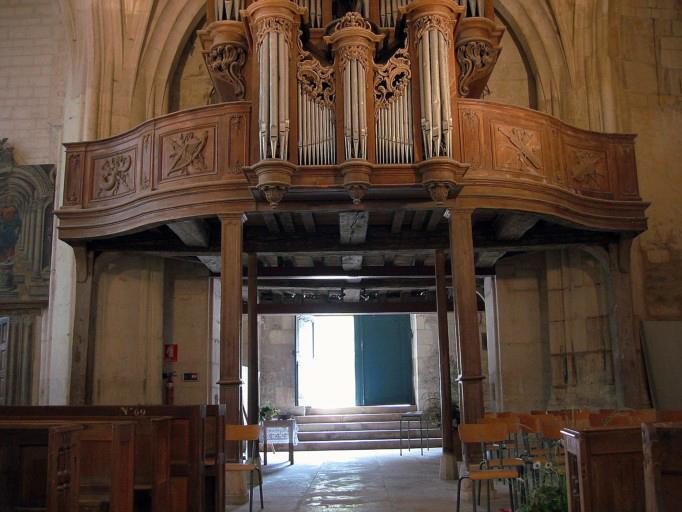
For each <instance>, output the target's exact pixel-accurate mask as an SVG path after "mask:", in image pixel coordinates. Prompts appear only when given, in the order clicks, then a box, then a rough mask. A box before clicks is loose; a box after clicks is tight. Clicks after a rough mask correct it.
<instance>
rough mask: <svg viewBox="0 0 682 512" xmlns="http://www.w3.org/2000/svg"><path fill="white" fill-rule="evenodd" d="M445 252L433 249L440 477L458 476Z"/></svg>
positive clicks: (452, 478)
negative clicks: (438, 374)
mask: <svg viewBox="0 0 682 512" xmlns="http://www.w3.org/2000/svg"><path fill="white" fill-rule="evenodd" d="M445 279H446V275H445V254H443V251H436V305H437V310H438V356H439V363H440V423H441V429H442V437H443V455H442V456H441V459H440V477H441V479H442V480H455V479H457V478H458V477H459V473H458V471H457V459H456V458H455V453H454V448H453V444H454V440H453V430H452V395H451V390H450V339H449V336H448V293H447V289H446V287H445Z"/></svg>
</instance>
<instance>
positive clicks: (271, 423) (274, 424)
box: [263, 418, 296, 466]
mask: <svg viewBox="0 0 682 512" xmlns="http://www.w3.org/2000/svg"><path fill="white" fill-rule="evenodd" d="M295 426H296V420H295V419H293V418H291V419H288V420H265V421H264V422H263V465H264V466H266V465H267V464H268V429H269V428H271V429H274V428H277V429H283V428H286V429H287V434H288V437H289V463H290V464H293V463H294V427H295ZM270 444H272V445H275V444H280V443H279V439H277V440H275V439H271V440H270Z"/></svg>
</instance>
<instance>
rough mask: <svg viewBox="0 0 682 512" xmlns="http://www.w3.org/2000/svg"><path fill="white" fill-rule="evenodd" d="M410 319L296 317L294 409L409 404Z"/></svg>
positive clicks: (411, 385) (388, 317)
mask: <svg viewBox="0 0 682 512" xmlns="http://www.w3.org/2000/svg"><path fill="white" fill-rule="evenodd" d="M412 377H413V371H412V330H411V328H410V315H355V316H347V315H299V316H298V317H297V318H296V388H297V393H296V398H297V405H299V406H303V405H306V406H312V407H325V408H329V407H351V406H355V405H359V406H363V405H395V404H413V403H414V386H413V382H412Z"/></svg>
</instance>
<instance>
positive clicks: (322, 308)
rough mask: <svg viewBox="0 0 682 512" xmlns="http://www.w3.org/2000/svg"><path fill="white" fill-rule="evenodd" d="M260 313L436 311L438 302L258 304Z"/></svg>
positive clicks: (355, 313) (358, 313) (356, 313)
mask: <svg viewBox="0 0 682 512" xmlns="http://www.w3.org/2000/svg"><path fill="white" fill-rule="evenodd" d="M257 311H258V314H259V315H304V314H310V315H314V314H346V315H361V314H373V315H374V314H382V313H435V312H436V302H435V301H427V302H415V303H401V302H378V303H373V302H337V303H332V304H258V307H257Z"/></svg>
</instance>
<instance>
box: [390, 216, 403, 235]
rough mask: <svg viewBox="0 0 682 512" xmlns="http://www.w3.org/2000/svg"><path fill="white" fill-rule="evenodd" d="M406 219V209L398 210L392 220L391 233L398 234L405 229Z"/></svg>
mask: <svg viewBox="0 0 682 512" xmlns="http://www.w3.org/2000/svg"><path fill="white" fill-rule="evenodd" d="M404 220H405V210H396V211H395V213H394V214H393V220H392V221H391V233H393V234H394V235H397V234H398V233H400V232H401V231H402V230H403V221H404Z"/></svg>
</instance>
